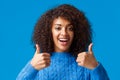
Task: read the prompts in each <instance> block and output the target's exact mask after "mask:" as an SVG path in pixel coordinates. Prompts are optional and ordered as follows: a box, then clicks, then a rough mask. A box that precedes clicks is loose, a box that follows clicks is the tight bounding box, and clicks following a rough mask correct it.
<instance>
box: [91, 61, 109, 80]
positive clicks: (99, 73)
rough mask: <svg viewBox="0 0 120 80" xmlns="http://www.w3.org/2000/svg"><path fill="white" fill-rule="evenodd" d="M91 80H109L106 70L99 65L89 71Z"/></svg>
mask: <svg viewBox="0 0 120 80" xmlns="http://www.w3.org/2000/svg"><path fill="white" fill-rule="evenodd" d="M90 75H91V80H109V77H108V75H107V72H106V70H105V69H104V67H103V66H102V64H101V63H99V64H98V66H97V67H96V68H94V69H93V70H90Z"/></svg>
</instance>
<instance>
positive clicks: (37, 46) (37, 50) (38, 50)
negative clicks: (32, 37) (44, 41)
mask: <svg viewBox="0 0 120 80" xmlns="http://www.w3.org/2000/svg"><path fill="white" fill-rule="evenodd" d="M36 53H37V54H38V53H40V47H39V45H38V44H36Z"/></svg>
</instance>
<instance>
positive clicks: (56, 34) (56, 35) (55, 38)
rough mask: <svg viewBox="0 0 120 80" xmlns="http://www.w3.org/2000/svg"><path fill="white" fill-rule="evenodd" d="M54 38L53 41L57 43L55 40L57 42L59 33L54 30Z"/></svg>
mask: <svg viewBox="0 0 120 80" xmlns="http://www.w3.org/2000/svg"><path fill="white" fill-rule="evenodd" d="M52 36H53V40H54V41H55V40H57V37H58V33H57V32H55V31H54V30H53V31H52Z"/></svg>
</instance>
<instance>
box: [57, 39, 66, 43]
mask: <svg viewBox="0 0 120 80" xmlns="http://www.w3.org/2000/svg"><path fill="white" fill-rule="evenodd" d="M59 41H60V42H68V39H59Z"/></svg>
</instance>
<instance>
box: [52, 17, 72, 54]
mask: <svg viewBox="0 0 120 80" xmlns="http://www.w3.org/2000/svg"><path fill="white" fill-rule="evenodd" d="M52 36H53V42H54V50H55V52H67V51H69V48H70V46H71V43H72V40H73V37H74V32H73V26H72V25H71V23H70V22H69V21H68V20H66V19H64V18H62V17H58V18H56V19H54V21H53V24H52Z"/></svg>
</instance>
